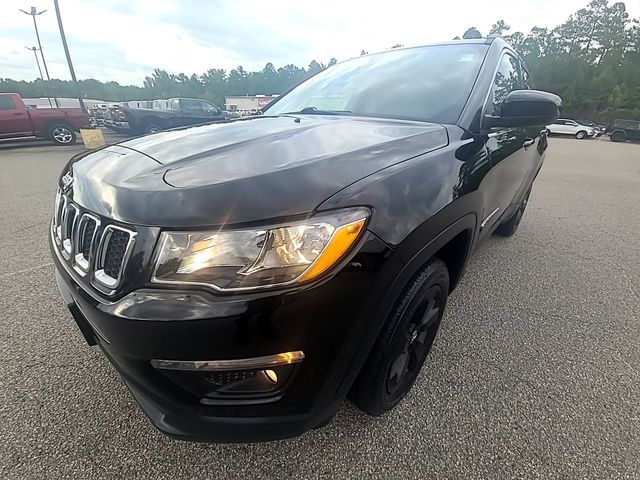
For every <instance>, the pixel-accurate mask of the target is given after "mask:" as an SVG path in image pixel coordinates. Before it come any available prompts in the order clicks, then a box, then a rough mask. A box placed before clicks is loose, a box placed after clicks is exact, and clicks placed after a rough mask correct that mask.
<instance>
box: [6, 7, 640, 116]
mask: <svg viewBox="0 0 640 480" xmlns="http://www.w3.org/2000/svg"><path fill="white" fill-rule="evenodd" d="M487 34H489V35H491V34H497V35H502V36H503V37H504V38H505V39H506V40H507V41H509V42H510V43H511V44H512V45H513V46H514V47H515V48H516V50H517V51H518V52H519V53H520V54H521V55H522V57H523V58H524V60H525V62H526V63H527V65H528V66H529V69H530V71H531V75H532V77H533V79H534V82H535V84H536V88H538V89H540V90H547V91H550V92H554V93H557V94H558V95H560V96H561V97H562V99H563V102H564V107H563V110H564V113H563V114H564V115H567V116H573V117H575V118H589V119H593V120H594V121H609V120H611V119H612V118H621V117H624V118H640V19H632V18H630V16H629V14H628V13H627V11H626V7H625V4H624V3H623V2H616V3H610V2H609V0H592V1H591V2H590V3H589V4H588V5H587V6H586V7H585V8H583V9H580V10H579V11H577V12H576V13H574V14H573V15H571V16H570V17H569V18H568V19H567V21H565V22H564V23H563V24H562V25H558V26H557V27H555V28H542V27H534V28H532V29H531V31H530V32H529V33H523V32H517V31H516V32H511V28H510V27H509V25H508V24H507V22H506V21H505V20H498V21H496V22H495V23H494V24H493V26H492V27H491V29H490V31H489V32H487ZM482 37H483V34H482V32H480V31H479V30H478V29H477V28H475V27H471V28H469V29H468V30H467V31H466V32H464V34H463V36H462V38H482ZM458 38H459V37H456V39H458ZM400 46H401V45H400V44H396V45H394V46H393V47H391V48H396V47H400ZM365 53H367V52H366V51H365V50H362V54H365ZM335 63H336V59H335V58H332V59H331V60H330V61H329V62H328V63H327V64H326V65H325V64H323V63H319V62H317V61H315V60H314V61H312V62H311V63H310V64H309V65H308V66H307V67H306V68H305V67H297V66H295V65H286V66H283V67H280V68H277V69H276V68H275V67H274V65H273V64H272V63H267V64H266V65H265V67H264V68H263V69H262V70H259V71H255V72H249V71H246V70H245V69H244V68H243V67H242V66H238V67H237V68H234V69H232V70H230V71H226V70H224V69H221V68H211V69H209V70H207V71H206V72H205V73H203V74H201V75H197V74H195V73H194V74H192V75H190V76H189V75H186V74H184V73H180V74H172V73H169V72H167V71H165V70H161V69H155V70H154V71H153V73H152V74H151V75H150V76H147V77H146V78H145V79H144V82H143V86H142V87H139V86H133V85H129V86H123V85H119V84H118V83H116V82H106V83H105V82H100V81H98V80H94V79H88V80H81V81H80V89H81V91H82V93H83V96H85V97H86V98H95V99H100V100H106V101H120V100H149V99H155V98H169V97H196V98H205V99H208V100H212V101H214V102H216V103H218V104H222V103H224V97H225V96H228V95H255V94H276V93H282V92H284V91H286V90H287V89H288V88H290V87H292V86H293V85H295V84H297V83H299V82H301V81H302V80H304V79H306V78H308V77H309V76H311V75H314V74H315V73H317V72H319V71H321V70H322V69H324V68H327V67H329V66H331V65H333V64H335ZM52 90H53V94H54V95H56V96H59V97H73V96H74V89H73V85H72V84H71V82H69V81H64V80H52ZM0 92H17V93H20V94H21V95H23V96H24V97H29V98H33V97H43V96H46V95H47V86H46V84H45V83H43V82H42V80H35V81H31V82H27V81H16V80H11V79H8V78H0Z"/></svg>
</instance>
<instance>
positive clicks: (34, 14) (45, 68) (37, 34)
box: [20, 7, 60, 108]
mask: <svg viewBox="0 0 640 480" xmlns="http://www.w3.org/2000/svg"><path fill="white" fill-rule="evenodd" d="M20 11H21V12H22V13H25V14H27V15H31V16H32V17H33V26H34V28H35V29H36V38H37V39H38V47H39V48H40V55H41V56H42V65H43V66H44V73H46V74H47V81H48V82H49V91H50V92H51V93H53V89H52V88H51V77H50V76H49V69H48V68H47V62H46V61H45V59H44V52H43V51H42V43H40V33H39V32H38V24H37V23H36V16H37V15H42V14H43V13H44V12H46V10H42V11H41V12H38V11H37V10H36V7H31V11H29V12H27V11H25V10H22V9H21V10H20ZM43 81H44V80H43ZM53 101H54V102H55V103H56V107H58V108H59V107H60V105H58V99H57V98H56V97H55V95H53Z"/></svg>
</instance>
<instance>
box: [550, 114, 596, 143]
mask: <svg viewBox="0 0 640 480" xmlns="http://www.w3.org/2000/svg"><path fill="white" fill-rule="evenodd" d="M597 133H598V130H597V129H595V128H593V127H589V126H587V125H581V124H580V123H578V122H576V121H575V120H569V119H566V118H559V119H558V120H556V121H555V122H553V123H552V124H551V125H547V134H552V135H573V136H574V137H576V138H577V139H578V140H582V139H583V138H587V137H595V136H596V134H597Z"/></svg>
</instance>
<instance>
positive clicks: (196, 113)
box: [90, 98, 239, 135]
mask: <svg viewBox="0 0 640 480" xmlns="http://www.w3.org/2000/svg"><path fill="white" fill-rule="evenodd" d="M90 112H91V116H92V124H93V125H96V126H104V127H107V128H110V129H112V130H114V131H115V132H118V133H129V134H132V135H142V134H149V133H157V132H160V131H162V130H167V129H170V128H176V127H183V126H188V125H196V124H201V123H212V122H220V121H224V120H227V119H229V118H235V117H238V116H239V115H238V114H236V113H231V112H226V111H224V110H222V109H221V108H220V107H218V106H217V105H214V104H213V103H211V102H208V101H206V100H201V99H197V98H169V99H166V100H162V99H159V100H148V101H130V102H122V103H120V104H118V105H101V106H99V107H97V108H93V109H91V110H90Z"/></svg>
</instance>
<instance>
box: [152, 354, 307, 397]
mask: <svg viewBox="0 0 640 480" xmlns="http://www.w3.org/2000/svg"><path fill="white" fill-rule="evenodd" d="M303 359H304V353H303V352H302V351H294V352H286V353H279V354H276V355H267V356H264V357H253V358H243V359H237V360H211V361H208V360H201V361H190V360H186V361H184V360H151V365H153V366H154V367H155V368H157V369H158V370H159V371H160V372H162V373H163V375H165V376H166V377H167V378H169V379H170V380H172V381H173V382H174V383H176V384H178V385H180V386H181V387H183V388H184V389H186V390H188V391H190V392H192V393H193V394H195V395H197V396H198V397H200V403H203V404H214V405H215V404H232V403H238V402H241V403H261V402H268V401H275V400H277V399H278V398H280V395H281V393H282V391H283V389H284V388H285V387H286V386H287V385H288V384H289V383H290V381H291V380H292V379H293V376H294V372H295V370H296V367H297V364H298V363H300V362H302V360H303Z"/></svg>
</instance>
